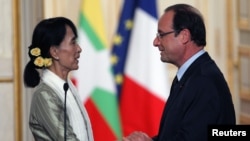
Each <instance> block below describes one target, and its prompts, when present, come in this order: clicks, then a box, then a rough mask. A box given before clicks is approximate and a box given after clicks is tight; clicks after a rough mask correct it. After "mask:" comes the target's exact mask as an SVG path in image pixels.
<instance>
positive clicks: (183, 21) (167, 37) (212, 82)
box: [123, 4, 236, 141]
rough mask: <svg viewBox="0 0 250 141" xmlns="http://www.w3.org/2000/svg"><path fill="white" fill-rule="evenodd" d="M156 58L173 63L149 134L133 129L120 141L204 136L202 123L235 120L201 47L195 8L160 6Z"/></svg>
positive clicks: (192, 140)
mask: <svg viewBox="0 0 250 141" xmlns="http://www.w3.org/2000/svg"><path fill="white" fill-rule="evenodd" d="M153 44H154V46H156V47H158V49H159V51H160V52H161V61H163V62H167V63H171V64H173V65H175V66H176V67H178V71H177V75H176V77H175V79H174V81H173V83H172V87H171V91H170V96H169V98H168V100H167V102H166V106H165V108H164V111H163V113H162V118H161V122H160V128H159V133H158V135H156V136H155V137H153V138H150V137H148V136H147V135H146V134H145V133H143V132H138V131H136V132H134V133H132V134H130V135H129V136H127V137H124V138H123V141H152V140H153V141H206V140H207V129H208V125H219V124H231V125H234V124H235V122H236V121H235V111H234V105H233V102H232V98H231V93H230V90H229V88H228V85H227V82H226V81H225V79H224V76H223V74H222V73H221V71H220V70H219V68H218V67H217V65H216V63H215V62H214V61H213V60H212V59H211V57H210V56H209V54H208V53H207V52H206V51H205V50H204V47H205V45H206V30H205V25H204V21H203V18H202V16H201V14H200V12H199V11H198V10H197V9H195V8H194V7H192V6H190V5H187V4H176V5H172V6H170V7H168V8H166V9H165V11H164V14H163V15H162V16H161V17H160V19H159V22H158V33H157V36H156V38H155V39H154V42H153Z"/></svg>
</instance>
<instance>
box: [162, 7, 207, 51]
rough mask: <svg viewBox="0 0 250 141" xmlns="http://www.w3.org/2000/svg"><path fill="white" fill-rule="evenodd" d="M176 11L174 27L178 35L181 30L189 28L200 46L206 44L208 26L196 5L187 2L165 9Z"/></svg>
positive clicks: (193, 38) (192, 38)
mask: <svg viewBox="0 0 250 141" xmlns="http://www.w3.org/2000/svg"><path fill="white" fill-rule="evenodd" d="M171 10H172V11H174V13H175V15H174V18H173V29H174V30H175V32H176V35H178V34H179V33H180V32H181V30H183V29H188V30H189V31H190V34H191V40H193V41H194V42H195V43H196V44H197V45H198V46H206V28H205V24H204V21H203V17H202V16H201V14H200V12H199V11H198V10H197V9H195V8H194V7H192V6H190V5H187V4H176V5H173V6H170V7H168V8H166V9H165V12H167V11H171Z"/></svg>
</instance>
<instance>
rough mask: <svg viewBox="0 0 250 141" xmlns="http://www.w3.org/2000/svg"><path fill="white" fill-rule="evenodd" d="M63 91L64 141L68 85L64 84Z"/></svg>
mask: <svg viewBox="0 0 250 141" xmlns="http://www.w3.org/2000/svg"><path fill="white" fill-rule="evenodd" d="M63 89H64V92H65V98H64V141H66V131H67V127H66V115H67V109H66V102H67V101H66V99H67V91H68V89H69V84H68V83H64V85H63Z"/></svg>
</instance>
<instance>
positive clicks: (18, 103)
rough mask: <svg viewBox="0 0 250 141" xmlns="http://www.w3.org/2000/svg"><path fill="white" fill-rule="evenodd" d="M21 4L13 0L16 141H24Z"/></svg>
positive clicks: (17, 0)
mask: <svg viewBox="0 0 250 141" xmlns="http://www.w3.org/2000/svg"><path fill="white" fill-rule="evenodd" d="M19 13H20V3H19V0H13V8H12V23H13V35H14V38H13V50H14V51H13V68H14V69H13V73H14V81H13V85H14V120H15V121H14V122H15V124H14V125H15V141H22V137H23V136H22V100H21V98H22V90H21V86H20V84H21V80H20V78H21V77H20V76H21V74H20V73H21V71H20V70H21V61H20V60H21V57H20V52H21V50H20V45H21V43H20V39H21V38H20V27H19V26H20V14H19Z"/></svg>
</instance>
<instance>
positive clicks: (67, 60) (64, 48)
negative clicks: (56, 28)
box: [57, 26, 82, 72]
mask: <svg viewBox="0 0 250 141" xmlns="http://www.w3.org/2000/svg"><path fill="white" fill-rule="evenodd" d="M81 51H82V49H81V47H80V46H79V45H78V43H77V41H76V36H75V34H74V32H73V31H72V29H71V28H70V27H69V26H66V35H65V37H64V39H63V41H62V42H61V44H60V45H59V48H58V50H57V53H58V54H57V55H58V59H57V60H58V62H59V65H60V67H61V68H62V69H63V71H68V72H69V71H71V70H77V69H78V67H79V66H78V62H79V61H78V59H79V57H80V53H81Z"/></svg>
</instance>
